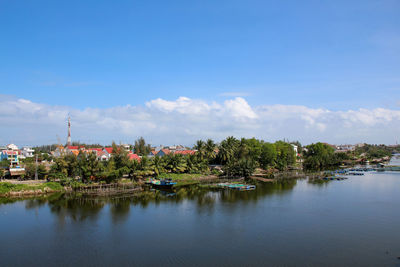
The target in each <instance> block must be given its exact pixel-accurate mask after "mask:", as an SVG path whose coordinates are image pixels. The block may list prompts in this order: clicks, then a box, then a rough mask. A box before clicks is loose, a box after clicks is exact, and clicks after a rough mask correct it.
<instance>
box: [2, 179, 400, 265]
mask: <svg viewBox="0 0 400 267" xmlns="http://www.w3.org/2000/svg"><path fill="white" fill-rule="evenodd" d="M397 257H400V173H395V172H383V173H376V172H370V173H366V174H365V175H364V176H354V177H353V176H352V177H349V179H348V180H344V181H329V182H326V183H319V184H313V183H309V182H308V181H307V180H297V181H295V180H292V181H287V182H282V183H276V184H257V189H256V190H255V191H249V192H232V191H205V190H204V189H201V188H191V189H182V190H180V191H178V192H177V194H176V195H173V196H165V195H163V194H161V193H159V192H158V193H156V194H155V193H154V192H148V193H146V194H144V195H143V196H141V197H135V198H132V197H120V198H113V199H87V198H79V197H66V196H63V195H54V196H51V197H50V198H38V199H31V200H23V201H21V200H19V201H10V200H5V199H3V200H0V266H22V265H24V266H110V265H119V266H133V265H135V266H176V265H184V266H210V265H213V266H214V265H218V266H243V265H246V266H266V265H270V266H400V260H399V259H397Z"/></svg>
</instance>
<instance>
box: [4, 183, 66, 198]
mask: <svg viewBox="0 0 400 267" xmlns="http://www.w3.org/2000/svg"><path fill="white" fill-rule="evenodd" d="M64 190H65V189H64V187H63V186H62V185H61V184H60V183H57V182H43V181H35V182H32V181H25V183H13V182H8V181H7V182H0V197H21V196H37V195H43V194H51V193H56V192H62V191H64Z"/></svg>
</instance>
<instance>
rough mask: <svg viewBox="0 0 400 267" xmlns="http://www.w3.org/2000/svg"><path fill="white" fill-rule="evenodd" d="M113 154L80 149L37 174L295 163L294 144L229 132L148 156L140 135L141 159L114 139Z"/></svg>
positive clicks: (102, 175)
mask: <svg viewBox="0 0 400 267" xmlns="http://www.w3.org/2000/svg"><path fill="white" fill-rule="evenodd" d="M112 147H113V156H112V157H111V159H110V160H109V161H99V160H98V159H97V157H96V155H95V154H94V153H83V152H81V153H79V155H78V156H75V155H73V154H70V155H66V156H64V157H60V158H55V159H54V163H53V165H51V168H50V170H48V171H47V170H46V169H45V168H44V166H43V165H41V164H39V165H38V174H39V178H45V177H47V178H48V179H51V180H60V181H64V182H66V181H67V180H68V177H73V178H78V179H79V180H80V181H82V182H90V181H105V182H111V181H113V180H115V179H117V178H120V177H123V176H126V177H129V178H144V177H148V176H158V175H161V174H164V173H177V174H179V173H188V174H196V173H209V172H210V170H209V165H210V164H217V165H222V166H223V168H222V169H223V171H224V174H225V175H227V176H235V177H238V176H239V177H248V176H251V175H252V173H253V172H254V170H255V168H256V167H261V168H265V169H267V168H277V169H279V170H284V169H286V168H287V167H288V166H290V165H293V164H295V162H296V155H295V153H294V150H293V146H292V145H291V144H290V143H287V142H284V141H277V142H275V143H268V142H264V141H262V140H258V139H255V138H251V139H246V138H242V139H236V138H234V137H232V136H230V137H228V138H226V139H225V140H223V141H222V142H221V143H220V144H216V143H215V142H214V141H213V140H211V139H208V140H206V141H203V140H198V141H197V142H196V144H195V146H194V149H195V150H196V153H195V154H188V155H182V154H174V153H171V154H168V155H165V156H163V157H158V156H155V157H148V156H147V155H148V154H149V152H150V151H151V148H150V146H149V145H148V144H146V142H145V140H144V139H143V138H142V137H141V138H139V139H138V140H136V142H135V145H134V151H135V152H136V153H137V154H139V155H141V160H140V161H136V160H130V159H129V157H128V151H127V150H126V149H125V148H123V147H122V146H118V145H116V144H115V143H113V145H112ZM25 167H26V177H28V178H33V177H34V175H35V171H36V164H35V163H34V162H32V161H30V162H29V161H27V162H26V163H25Z"/></svg>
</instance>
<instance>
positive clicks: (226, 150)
mask: <svg viewBox="0 0 400 267" xmlns="http://www.w3.org/2000/svg"><path fill="white" fill-rule="evenodd" d="M238 146H239V140H237V139H236V138H235V137H233V136H229V137H228V138H226V139H225V140H223V141H222V142H221V145H220V148H219V157H220V159H221V161H222V163H227V162H230V161H231V160H232V159H233V158H234V155H235V152H236V151H237V148H238Z"/></svg>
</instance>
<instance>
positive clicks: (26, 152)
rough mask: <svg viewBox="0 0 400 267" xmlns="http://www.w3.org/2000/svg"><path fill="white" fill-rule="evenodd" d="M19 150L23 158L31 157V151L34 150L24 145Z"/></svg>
mask: <svg viewBox="0 0 400 267" xmlns="http://www.w3.org/2000/svg"><path fill="white" fill-rule="evenodd" d="M21 152H22V155H24V157H25V158H32V157H33V153H34V152H35V150H33V149H32V148H31V147H29V146H25V147H23V148H22V150H21Z"/></svg>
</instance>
